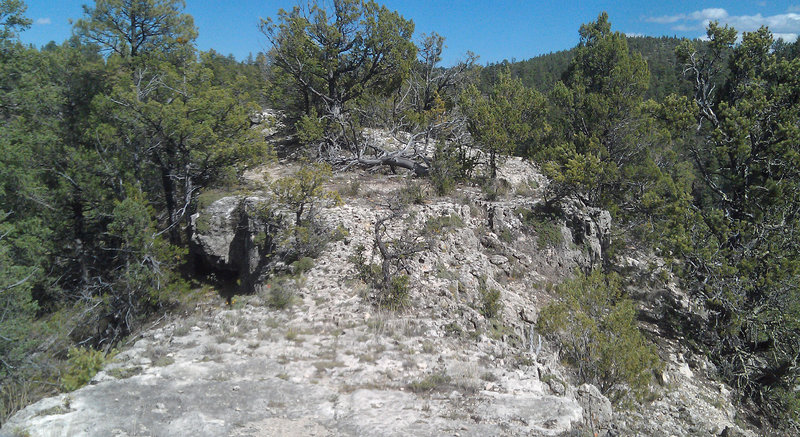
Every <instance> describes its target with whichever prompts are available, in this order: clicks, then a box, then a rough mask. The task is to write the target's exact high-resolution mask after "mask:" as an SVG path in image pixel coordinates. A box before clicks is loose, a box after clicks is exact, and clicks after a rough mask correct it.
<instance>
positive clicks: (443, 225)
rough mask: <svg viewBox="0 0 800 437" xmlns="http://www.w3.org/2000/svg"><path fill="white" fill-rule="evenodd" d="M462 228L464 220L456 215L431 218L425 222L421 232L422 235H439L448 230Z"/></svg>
mask: <svg viewBox="0 0 800 437" xmlns="http://www.w3.org/2000/svg"><path fill="white" fill-rule="evenodd" d="M462 227H464V220H462V219H461V217H460V216H457V215H450V214H448V215H443V216H439V217H431V218H429V219H428V220H426V221H425V226H424V228H423V230H422V232H423V234H424V235H430V236H435V235H441V234H443V233H445V232H446V231H447V230H449V229H458V228H462Z"/></svg>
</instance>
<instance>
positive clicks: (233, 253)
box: [190, 196, 281, 293]
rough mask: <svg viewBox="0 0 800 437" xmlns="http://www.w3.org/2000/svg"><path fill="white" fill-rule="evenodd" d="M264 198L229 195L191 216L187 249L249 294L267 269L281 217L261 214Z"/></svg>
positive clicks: (205, 267)
mask: <svg viewBox="0 0 800 437" xmlns="http://www.w3.org/2000/svg"><path fill="white" fill-rule="evenodd" d="M265 200H266V199H264V198H262V197H256V196H250V197H245V196H228V197H223V198H221V199H219V200H216V201H214V202H213V203H211V204H210V205H209V206H207V207H206V208H204V209H202V210H201V211H198V212H197V213H196V214H193V215H192V216H191V226H192V238H191V241H190V248H191V251H192V254H193V255H194V256H195V259H196V260H197V261H198V264H199V265H200V266H201V267H202V268H203V269H204V270H206V271H209V272H213V273H215V274H218V275H220V276H222V277H224V278H229V279H237V280H238V284H239V288H240V290H239V292H242V293H251V292H253V291H254V290H255V286H256V284H257V283H258V279H259V277H260V276H261V274H262V273H263V272H264V271H266V267H267V264H268V263H269V261H270V257H269V255H270V253H272V247H271V246H272V238H273V236H274V235H275V234H276V232H277V231H278V229H279V228H280V225H281V220H280V217H278V216H276V215H273V214H264V213H263V212H262V211H263V204H264V202H265Z"/></svg>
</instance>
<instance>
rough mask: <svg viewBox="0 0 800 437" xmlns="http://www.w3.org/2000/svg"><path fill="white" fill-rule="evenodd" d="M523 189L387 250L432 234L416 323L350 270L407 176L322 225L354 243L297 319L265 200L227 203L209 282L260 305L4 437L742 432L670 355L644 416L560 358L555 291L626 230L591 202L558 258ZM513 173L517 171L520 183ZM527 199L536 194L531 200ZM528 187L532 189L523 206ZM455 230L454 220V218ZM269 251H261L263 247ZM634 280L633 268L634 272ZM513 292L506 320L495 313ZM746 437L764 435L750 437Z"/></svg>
mask: <svg viewBox="0 0 800 437" xmlns="http://www.w3.org/2000/svg"><path fill="white" fill-rule="evenodd" d="M507 165H509V166H511V167H510V168H513V169H514V171H513V172H512V171H508V169H507V168H505V169H501V172H500V174H501V175H503V174H513V180H511V187H512V189H514V190H518V191H519V192H523V191H524V194H519V193H512V194H511V195H509V196H507V197H506V198H503V199H500V200H497V201H492V202H488V201H485V200H483V197H482V194H481V193H480V191H479V190H478V189H475V188H471V187H465V188H462V189H460V190H459V192H457V193H456V194H454V195H453V196H451V197H447V198H437V199H432V200H430V201H429V202H428V203H426V204H422V205H412V206H410V207H409V208H408V210H407V211H406V213H405V214H404V215H402V216H401V217H399V218H398V219H397V220H393V221H392V222H391V223H390V224H389V226H388V234H389V235H387V239H392V238H402V237H406V238H407V237H408V236H409V235H412V234H414V235H415V234H417V233H420V232H423V231H426V232H429V233H430V234H431V235H429V236H428V237H429V238H431V244H430V248H429V249H428V250H424V251H422V252H419V253H416V254H414V255H413V256H409V258H408V259H407V260H405V261H406V263H405V266H404V270H403V272H404V273H405V274H407V275H408V276H409V277H410V278H412V281H411V284H412V287H411V289H410V290H409V294H410V296H409V301H410V302H411V304H410V307H409V308H408V309H406V310H405V311H398V312H387V311H385V310H381V309H380V308H377V307H376V305H375V304H374V302H373V301H372V300H371V299H370V295H371V293H373V291H371V290H370V289H369V287H368V286H367V285H366V284H365V283H364V282H362V281H361V280H359V279H358V276H357V275H356V270H357V269H356V267H357V266H355V265H354V264H353V257H352V255H353V254H354V253H355V251H356V249H357V248H358V247H360V246H363V247H364V248H365V249H366V250H365V253H364V256H365V257H366V259H367V260H368V261H373V262H374V261H376V258H375V257H374V253H373V252H374V251H373V246H374V225H375V221H376V219H377V218H378V217H381V216H384V215H385V214H386V213H387V211H386V207H385V203H386V202H385V199H386V198H387V197H388V196H395V195H396V193H397V191H398V190H399V189H401V188H402V187H403V186H404V185H405V183H404V180H403V179H402V178H400V177H393V176H388V177H387V176H381V177H380V179H374V180H370V179H369V177H368V176H364V175H358V176H354V175H352V174H340V175H338V176H337V179H336V180H334V181H331V184H338V185H340V186H341V185H343V184H351V183H352V181H351V178H354V177H358V178H360V186H361V188H360V192H359V193H354V194H351V195H350V197H349V198H346V199H345V203H344V204H343V205H341V206H338V207H335V208H330V209H326V210H325V211H323V212H322V213H321V214H320V218H321V219H323V220H325V221H326V222H327V224H328V225H329V226H331V227H341V228H343V229H346V230H347V236H346V237H345V238H343V239H342V240H340V241H335V242H331V243H329V244H328V246H327V247H326V248H325V250H324V251H322V254H321V255H320V256H319V257H318V258H317V259H316V260H315V263H314V266H313V268H311V270H309V271H308V272H306V273H305V274H304V276H303V277H302V278H300V279H298V280H297V281H295V282H294V283H293V284H294V285H296V287H297V288H296V289H294V290H292V292H293V293H294V294H295V295H296V296H297V299H296V300H297V302H296V304H295V305H294V306H293V307H291V308H289V309H284V310H276V309H270V308H269V307H267V306H266V305H265V296H266V294H268V293H269V290H266V289H264V287H262V285H263V280H264V279H265V278H263V277H262V273H263V269H264V268H265V266H266V268H267V270H268V267H269V266H267V264H269V263H270V262H272V260H270V259H268V258H265V253H264V249H260V247H263V241H262V240H261V238H263V237H259V235H271V229H270V228H269V226H270V221H269V220H266V221H265V220H263V219H262V218H261V217H263V216H262V215H259V214H256V212H257V209H256V208H258V205H259V202H261V200H262V199H263V198H261V197H258V196H250V197H245V196H230V197H223V198H220V199H219V200H217V201H215V202H213V203H211V204H210V205H209V206H208V207H206V208H204V209H203V210H201V211H200V212H199V214H198V215H196V216H194V217H193V218H192V222H193V225H194V228H195V234H194V236H193V237H192V244H193V250H194V252H195V253H196V254H198V256H199V257H201V258H202V260H203V262H204V263H205V264H206V265H207V266H208V268H209V269H211V270H215V271H218V272H223V271H227V272H229V273H230V274H231V275H233V276H235V275H239V277H241V278H242V279H243V281H242V282H246V283H247V286H246V288H245V289H247V290H253V289H255V290H256V291H260V292H257V293H254V294H250V295H246V296H238V302H235V303H233V302H232V305H230V306H228V305H224V303H222V302H221V301H220V299H218V298H214V297H208V298H206V299H204V300H201V301H200V302H199V303H198V304H197V309H196V310H195V311H194V312H193V313H192V314H190V315H188V316H187V317H173V318H172V319H170V320H166V321H161V322H160V324H159V325H158V326H156V327H154V328H152V329H149V330H146V331H144V332H142V333H141V334H140V335H139V336H138V337H137V338H136V339H135V342H134V344H133V345H132V346H130V347H128V348H127V349H126V350H124V351H123V352H121V353H120V354H119V355H117V357H115V359H114V360H113V361H112V363H110V364H108V365H107V366H106V367H105V368H104V369H103V371H101V372H100V373H98V374H97V375H96V376H95V378H94V379H93V380H92V382H91V383H90V384H89V385H88V386H86V387H83V388H81V389H79V390H77V391H75V392H72V393H69V394H63V395H61V396H58V397H53V398H48V399H44V400H42V401H40V402H38V403H36V404H33V405H31V406H29V407H28V408H26V409H24V410H22V411H20V412H19V413H18V414H16V415H15V416H14V417H13V418H12V419H11V420H10V421H9V422H8V423H7V424H5V425H4V427H3V429H2V432H6V433H7V432H15V431H16V430H20V432H21V433H22V432H28V433H30V435H31V436H50V435H59V436H62V435H63V436H69V435H89V436H95V435H96V436H133V435H137V436H142V435H193V436H198V437H199V436H221V435H230V436H268V435H286V436H340V435H341V436H350V435H352V436H357V435H358V436H362V435H376V436H378V435H380V436H384V435H397V436H400V435H403V436H406V435H415V436H416V435H423V436H424V435H431V436H439V435H460V436H484V435H536V436H539V435H551V436H557V435H581V433H582V432H584V431H586V432H594V433H595V434H596V435H598V436H620V435H675V436H693V435H720V434H721V433H728V434H726V435H735V434H731V433H733V432H745V433H746V431H744V430H741V429H740V428H738V427H737V425H736V423H735V420H734V419H735V414H736V411H735V409H733V408H732V407H731V401H730V396H729V395H730V391H729V389H728V388H727V387H725V386H724V385H722V384H719V383H716V382H712V381H709V380H708V379H706V378H705V377H704V371H703V370H702V369H701V368H699V367H701V366H702V361H698V360H687V359H685V358H684V357H685V356H684V355H682V354H681V352H680V351H681V350H682V349H681V345H680V344H679V343H678V342H675V343H673V344H671V345H670V346H669V347H670V349H664V351H672V352H671V353H666V354H665V355H664V359H665V360H666V361H667V365H666V368H665V370H664V372H663V375H662V383H663V386H662V387H653V388H654V393H655V395H654V397H655V399H654V400H653V401H652V402H649V403H648V404H647V405H646V406H645V407H643V410H642V411H636V410H633V411H630V410H615V409H614V408H612V404H611V403H610V402H609V400H608V399H607V398H606V397H605V396H603V394H602V393H601V392H600V390H599V389H598V388H597V387H595V386H593V385H588V384H582V383H581V382H580V381H577V380H576V379H575V378H574V376H572V374H571V373H570V371H569V369H567V368H565V367H564V366H563V365H562V363H561V361H560V359H559V353H558V348H557V347H556V346H555V345H551V344H547V342H544V341H543V339H542V337H541V336H540V335H539V334H538V333H537V332H536V330H535V321H536V317H537V313H538V311H539V308H541V307H542V305H544V304H545V303H547V302H548V301H550V300H551V299H552V296H551V295H550V294H549V293H548V291H547V288H548V285H549V284H552V283H557V282H560V281H561V280H563V279H564V278H566V277H568V276H570V275H571V274H572V273H573V271H574V270H575V269H576V268H579V269H580V268H582V269H588V268H589V267H591V266H592V265H593V264H594V265H596V263H599V262H601V260H603V259H604V257H605V256H606V254H605V250H606V248H607V241H608V231H609V227H610V216H609V215H608V213H607V212H604V211H600V210H595V209H591V208H586V207H585V206H583V205H581V204H580V203H579V202H577V201H569V202H566V203H565V204H564V206H563V207H562V208H561V209H560V212H559V213H557V214H554V215H553V216H551V218H552V220H553V224H552V227H551V228H550V229H555V230H556V231H557V232H558V233H560V235H561V236H562V237H563V238H561V239H554V240H553V242H551V243H548V244H542V243H541V242H540V241H539V238H538V236H537V233H536V230H535V229H531V228H530V226H528V225H526V224H525V223H524V222H523V221H524V217H522V212H524V211H530V210H533V209H535V208H536V207H537V205H541V203H542V200H541V199H540V198H539V197H538V196H537V193H538V192H539V191H537V190H539V188H536V189H533V188H531V187H533V186H536V187H541V186H542V185H543V183H540V182H536V183H531V181H534V182H535V181H537V180H539V179H541V175H540V174H539V173H538V172H536V171H535V169H534V168H533V167H532V166H530V165H529V164H526V163H525V162H522V161H520V160H510V161H509V163H508V164H507ZM504 171H505V173H504ZM522 184H524V185H525V187H522ZM522 188H525V189H524V190H523V189H522ZM444 218H447V219H446V220H445V219H444ZM257 243H260V244H257ZM629 264H631V267H630V268H631V269H635V268H637V267H636V263H629ZM487 290H495V291H498V292H499V296H500V302H501V304H502V305H501V306H500V307H499V308H498V309H497V311H498V314H497V315H496V316H494V317H487V314H486V312H485V311H484V310H482V305H483V303H482V302H483V300H482V299H485V295H486V292H487ZM744 435H748V434H744Z"/></svg>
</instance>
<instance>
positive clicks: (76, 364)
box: [61, 347, 107, 391]
mask: <svg viewBox="0 0 800 437" xmlns="http://www.w3.org/2000/svg"><path fill="white" fill-rule="evenodd" d="M106 359H107V357H106V355H105V354H104V353H103V352H102V351H97V350H93V349H87V348H77V347H76V348H72V349H70V350H69V355H68V359H67V369H66V371H65V372H64V375H63V376H62V377H61V385H62V386H63V387H64V390H66V391H73V390H77V389H79V388H81V387H83V386H84V385H86V383H88V382H89V381H90V380H91V379H92V377H94V375H95V374H96V373H97V372H98V371H100V369H102V368H103V365H104V364H105V362H106Z"/></svg>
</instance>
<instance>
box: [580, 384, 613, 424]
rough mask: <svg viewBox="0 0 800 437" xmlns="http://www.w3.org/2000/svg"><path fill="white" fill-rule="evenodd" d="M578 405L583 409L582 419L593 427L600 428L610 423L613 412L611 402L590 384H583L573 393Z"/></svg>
mask: <svg viewBox="0 0 800 437" xmlns="http://www.w3.org/2000/svg"><path fill="white" fill-rule="evenodd" d="M575 398H576V400H577V401H578V404H580V406H581V407H582V408H583V411H584V418H585V420H587V421H588V422H589V423H591V424H592V425H593V426H594V427H601V426H603V425H604V424H606V423H608V422H609V421H611V418H612V417H613V414H614V412H613V410H612V409H611V401H609V400H608V398H607V397H605V396H603V394H602V393H600V389H598V388H597V387H596V386H594V385H592V384H583V385H582V386H580V387H578V390H577V391H576V393H575Z"/></svg>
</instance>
